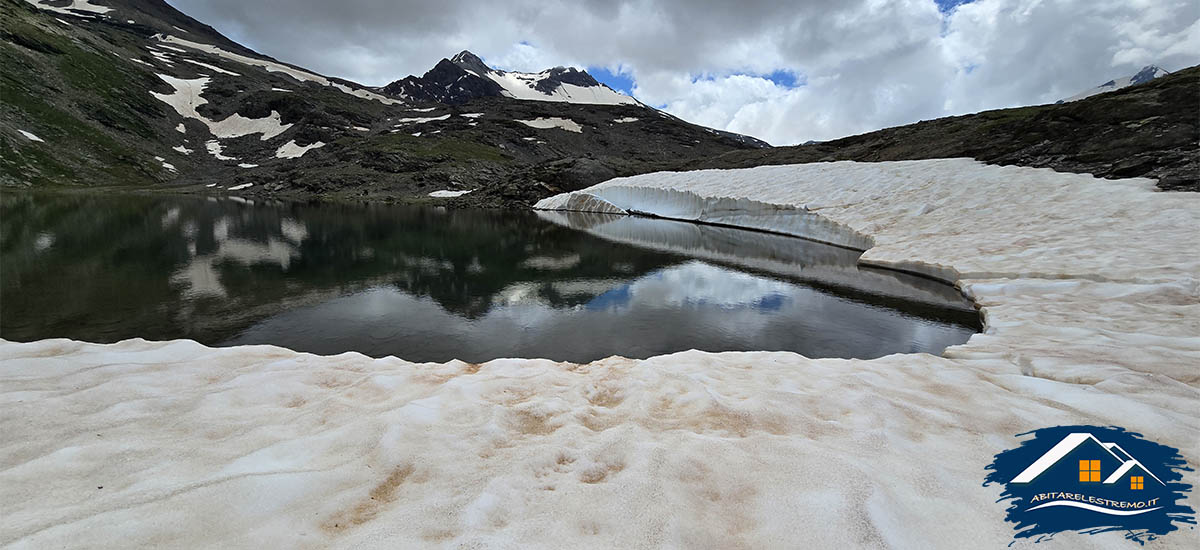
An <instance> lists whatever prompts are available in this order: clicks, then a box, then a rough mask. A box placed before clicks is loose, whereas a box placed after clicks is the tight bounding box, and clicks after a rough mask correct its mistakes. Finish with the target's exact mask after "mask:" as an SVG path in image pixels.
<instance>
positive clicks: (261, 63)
mask: <svg viewBox="0 0 1200 550" xmlns="http://www.w3.org/2000/svg"><path fill="white" fill-rule="evenodd" d="M155 37H156V38H158V40H159V42H166V43H169V44H176V45H179V46H183V47H185V48H191V49H193V50H198V51H202V52H205V53H209V54H212V55H216V56H218V57H222V58H225V59H228V60H230V61H236V62H238V63H241V64H243V65H250V66H253V67H260V68H263V69H266V70H267V71H268V72H273V73H283V74H285V75H288V76H290V77H292V78H293V79H295V80H297V81H299V82H315V83H317V84H320V85H322V86H332V87H334V88H337V89H338V90H341V91H342V92H345V93H347V94H350V95H352V96H356V97H361V98H363V99H371V100H375V101H378V102H380V103H383V104H385V105H397V104H403V103H404V102H403V101H400V100H396V99H392V98H390V97H385V96H382V95H379V94H377V93H374V92H369V91H367V90H361V89H356V88H351V87H349V86H347V85H345V84H341V83H339V82H333V81H331V80H329V79H328V78H325V77H323V76H320V75H316V74H313V73H310V72H308V71H304V70H300V69H297V68H295V67H290V66H288V65H284V64H282V63H277V62H275V61H267V60H265V59H258V58H255V57H250V56H246V55H241V54H236V53H233V52H230V51H226V50H223V49H221V48H218V47H216V46H213V45H211V44H202V43H200V42H192V41H191V40H184V39H182V38H179V37H177V36H170V35H161V34H159V35H155Z"/></svg>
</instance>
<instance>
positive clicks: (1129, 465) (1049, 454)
mask: <svg viewBox="0 0 1200 550" xmlns="http://www.w3.org/2000/svg"><path fill="white" fill-rule="evenodd" d="M1088 441H1093V442H1095V443H1096V444H1098V445H1100V447H1102V448H1103V449H1104V450H1106V451H1108V452H1109V454H1111V455H1112V457H1113V458H1115V459H1117V461H1119V462H1120V463H1121V466H1120V467H1119V468H1117V469H1116V471H1114V472H1113V473H1112V474H1111V475H1109V476H1108V477H1107V478H1105V480H1104V483H1106V484H1112V483H1116V482H1117V481H1119V480H1120V479H1121V478H1122V477H1124V476H1125V474H1128V473H1129V472H1130V471H1132V470H1133V469H1134V468H1140V469H1141V470H1142V471H1143V472H1145V473H1146V475H1148V476H1150V477H1152V478H1154V480H1155V481H1157V482H1158V483H1159V484H1160V485H1166V484H1165V483H1163V480H1161V479H1159V478H1158V476H1156V475H1154V473H1152V472H1151V471H1150V470H1148V469H1147V468H1146V467H1145V466H1144V465H1142V463H1141V462H1138V460H1137V459H1136V458H1133V455H1131V454H1129V453H1128V452H1126V451H1125V449H1122V448H1121V446H1120V445H1117V444H1116V443H1105V442H1103V441H1100V440H1099V439H1096V437H1095V436H1093V435H1092V434H1089V433H1073V434H1068V435H1067V436H1066V437H1064V438H1063V439H1062V441H1059V442H1058V444H1057V445H1055V446H1054V447H1052V448H1051V449H1050V450H1049V451H1046V454H1043V455H1042V456H1040V457H1038V459H1037V460H1035V461H1033V464H1030V465H1029V467H1028V468H1025V470H1024V471H1022V472H1021V473H1020V474H1017V477H1014V478H1013V480H1012V482H1011V483H1029V482H1031V481H1033V480H1034V479H1036V478H1037V477H1038V476H1039V475H1041V474H1042V472H1045V471H1046V470H1048V469H1050V467H1051V466H1053V465H1055V464H1056V463H1058V461H1059V460H1062V459H1063V458H1064V457H1066V456H1067V455H1068V454H1070V453H1071V451H1074V450H1075V449H1076V448H1077V447H1079V446H1080V445H1082V444H1084V443H1086V442H1088Z"/></svg>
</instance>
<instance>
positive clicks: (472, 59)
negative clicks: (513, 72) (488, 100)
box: [450, 50, 492, 76]
mask: <svg viewBox="0 0 1200 550" xmlns="http://www.w3.org/2000/svg"><path fill="white" fill-rule="evenodd" d="M450 62H451V63H454V64H455V65H458V66H459V67H461V68H462V69H464V70H467V71H471V72H473V73H476V76H483V75H484V74H486V73H488V72H490V71H491V70H492V68H491V67H488V66H487V64H486V63H484V62H483V60H482V59H480V58H479V56H478V55H475V54H473V53H471V52H470V51H468V50H463V51H461V52H458V54H457V55H455V56H454V57H452V58H450Z"/></svg>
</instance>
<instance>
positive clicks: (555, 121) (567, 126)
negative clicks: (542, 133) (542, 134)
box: [517, 117, 583, 134]
mask: <svg viewBox="0 0 1200 550" xmlns="http://www.w3.org/2000/svg"><path fill="white" fill-rule="evenodd" d="M517 122H520V123H521V124H524V125H526V126H529V127H530V128H538V129H541V130H547V129H550V128H558V129H561V130H566V131H568V132H575V133H577V134H581V133H583V126H580V125H579V123H577V122H575V121H574V120H571V119H569V118H558V117H538V118H535V119H533V120H518V121H517Z"/></svg>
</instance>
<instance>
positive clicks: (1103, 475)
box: [1010, 433, 1166, 491]
mask: <svg viewBox="0 0 1200 550" xmlns="http://www.w3.org/2000/svg"><path fill="white" fill-rule="evenodd" d="M1075 472H1078V477H1076V476H1075V475H1074V473H1075ZM1047 473H1049V477H1052V478H1056V479H1063V478H1067V477H1070V478H1075V479H1078V480H1079V483H1081V484H1092V483H1094V484H1097V485H1099V486H1102V487H1103V486H1107V487H1117V486H1120V487H1123V488H1126V489H1129V490H1132V491H1140V490H1142V489H1144V488H1145V484H1146V481H1147V478H1149V479H1150V480H1153V481H1155V482H1157V483H1158V484H1159V485H1163V486H1165V485H1166V484H1165V483H1163V481H1162V480H1161V479H1159V478H1158V476H1156V475H1154V474H1153V473H1152V472H1150V470H1148V469H1146V467H1145V466H1144V465H1142V463H1141V462H1138V460H1137V459H1136V458H1134V457H1133V455H1130V454H1129V453H1128V452H1126V451H1125V449H1122V448H1121V447H1120V446H1119V445H1117V444H1116V443H1105V442H1102V441H1100V440H1099V439H1096V437H1095V436H1093V435H1092V434H1090V433H1072V434H1068V435H1067V436H1066V437H1064V438H1062V440H1061V441H1059V442H1058V444H1057V445H1055V446H1054V447H1052V448H1051V449H1050V450H1049V451H1046V453H1045V454H1043V455H1042V456H1041V457H1039V458H1038V459H1037V460H1035V461H1034V462H1033V464H1030V465H1029V467H1028V468H1025V470H1023V471H1022V472H1021V473H1020V474H1017V477H1015V478H1013V479H1012V481H1011V482H1010V483H1032V482H1034V481H1036V480H1037V479H1038V478H1040V477H1043V476H1044V475H1046V474H1047ZM1118 484H1120V485H1118Z"/></svg>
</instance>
